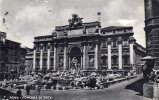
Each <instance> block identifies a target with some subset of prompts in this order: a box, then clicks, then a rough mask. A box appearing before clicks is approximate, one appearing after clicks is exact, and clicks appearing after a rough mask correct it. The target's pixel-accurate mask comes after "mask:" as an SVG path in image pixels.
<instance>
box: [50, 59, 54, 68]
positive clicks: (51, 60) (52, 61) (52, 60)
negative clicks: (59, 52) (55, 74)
mask: <svg viewBox="0 0 159 100" xmlns="http://www.w3.org/2000/svg"><path fill="white" fill-rule="evenodd" d="M53 64H54V59H53V58H51V59H50V65H51V66H53Z"/></svg>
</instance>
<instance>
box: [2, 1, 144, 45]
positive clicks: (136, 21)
mask: <svg viewBox="0 0 159 100" xmlns="http://www.w3.org/2000/svg"><path fill="white" fill-rule="evenodd" d="M97 12H101V19H100V21H101V25H102V27H108V26H133V28H134V37H135V39H136V40H137V43H139V44H141V45H142V46H144V47H145V32H144V18H145V17H144V0H0V31H3V32H6V33H7V39H10V40H13V41H16V42H20V43H21V45H22V46H27V47H30V48H32V47H33V41H34V37H35V36H40V35H50V34H52V32H53V31H54V30H55V26H62V25H67V24H68V19H69V18H71V15H72V14H78V15H79V17H82V18H84V19H83V22H92V21H97V20H98V16H97Z"/></svg>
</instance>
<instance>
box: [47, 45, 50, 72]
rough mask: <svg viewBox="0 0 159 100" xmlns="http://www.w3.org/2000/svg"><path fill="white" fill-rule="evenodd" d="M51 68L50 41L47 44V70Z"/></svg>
mask: <svg viewBox="0 0 159 100" xmlns="http://www.w3.org/2000/svg"><path fill="white" fill-rule="evenodd" d="M49 69H50V43H48V45H47V70H49Z"/></svg>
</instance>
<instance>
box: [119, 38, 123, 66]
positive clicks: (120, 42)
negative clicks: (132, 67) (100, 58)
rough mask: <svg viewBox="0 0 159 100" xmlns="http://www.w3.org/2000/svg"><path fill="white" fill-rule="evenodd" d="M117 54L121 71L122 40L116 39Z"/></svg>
mask: <svg viewBox="0 0 159 100" xmlns="http://www.w3.org/2000/svg"><path fill="white" fill-rule="evenodd" d="M118 52H119V59H118V60H119V63H118V64H119V69H122V66H123V65H122V38H121V37H119V38H118Z"/></svg>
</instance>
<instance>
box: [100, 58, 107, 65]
mask: <svg viewBox="0 0 159 100" xmlns="http://www.w3.org/2000/svg"><path fill="white" fill-rule="evenodd" d="M106 59H107V57H106V56H102V57H101V60H102V62H101V63H102V65H103V66H106Z"/></svg>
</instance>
